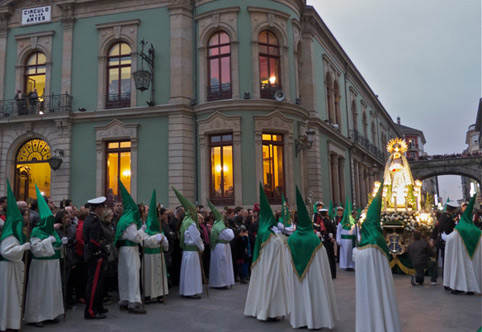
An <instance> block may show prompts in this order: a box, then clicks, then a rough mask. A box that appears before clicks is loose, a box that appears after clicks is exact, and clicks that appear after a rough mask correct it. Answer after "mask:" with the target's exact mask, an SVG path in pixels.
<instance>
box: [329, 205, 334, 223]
mask: <svg viewBox="0 0 482 332" xmlns="http://www.w3.org/2000/svg"><path fill="white" fill-rule="evenodd" d="M328 218H330V220H333V218H335V207H334V206H333V202H332V201H330V205H329V206H328Z"/></svg>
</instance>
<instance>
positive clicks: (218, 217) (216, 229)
mask: <svg viewBox="0 0 482 332" xmlns="http://www.w3.org/2000/svg"><path fill="white" fill-rule="evenodd" d="M208 205H209V208H210V209H211V211H212V213H213V216H214V224H213V228H212V229H211V236H210V237H209V241H210V242H211V250H214V247H216V244H217V243H218V238H219V234H221V232H222V231H223V230H224V229H225V228H226V225H225V224H224V217H223V215H222V214H221V212H219V210H218V209H216V207H215V206H214V205H213V203H211V201H210V200H208Z"/></svg>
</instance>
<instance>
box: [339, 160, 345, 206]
mask: <svg viewBox="0 0 482 332" xmlns="http://www.w3.org/2000/svg"><path fill="white" fill-rule="evenodd" d="M338 173H339V177H340V203H341V204H345V201H346V196H345V158H342V157H340V158H339V161H338ZM345 209H346V207H345Z"/></svg>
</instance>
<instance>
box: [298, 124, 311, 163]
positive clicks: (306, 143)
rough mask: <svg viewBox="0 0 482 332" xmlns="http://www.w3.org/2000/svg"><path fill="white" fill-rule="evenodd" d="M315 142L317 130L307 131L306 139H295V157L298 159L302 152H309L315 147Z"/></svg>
mask: <svg viewBox="0 0 482 332" xmlns="http://www.w3.org/2000/svg"><path fill="white" fill-rule="evenodd" d="M314 140H315V130H314V129H308V130H307V131H306V137H300V138H299V139H295V156H296V157H298V154H299V153H300V152H301V151H302V150H309V149H311V147H312V146H313V141H314Z"/></svg>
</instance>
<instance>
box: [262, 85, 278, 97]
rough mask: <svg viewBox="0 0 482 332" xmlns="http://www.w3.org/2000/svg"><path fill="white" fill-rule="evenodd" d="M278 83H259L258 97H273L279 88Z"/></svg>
mask: <svg viewBox="0 0 482 332" xmlns="http://www.w3.org/2000/svg"><path fill="white" fill-rule="evenodd" d="M281 89H282V86H281V85H279V84H270V83H261V90H260V97H261V98H264V99H274V93H275V92H276V91H278V90H281Z"/></svg>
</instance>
